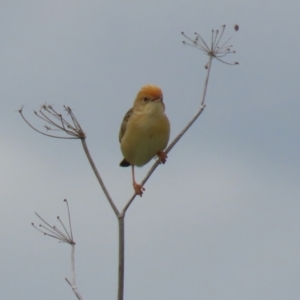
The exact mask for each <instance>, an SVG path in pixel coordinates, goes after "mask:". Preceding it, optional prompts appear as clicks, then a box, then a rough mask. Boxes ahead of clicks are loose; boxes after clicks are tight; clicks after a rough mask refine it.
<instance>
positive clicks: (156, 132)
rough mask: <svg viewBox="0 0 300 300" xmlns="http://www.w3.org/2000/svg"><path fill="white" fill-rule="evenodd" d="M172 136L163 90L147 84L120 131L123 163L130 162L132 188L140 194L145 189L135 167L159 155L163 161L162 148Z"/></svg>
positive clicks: (127, 114)
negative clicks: (139, 182) (136, 175)
mask: <svg viewBox="0 0 300 300" xmlns="http://www.w3.org/2000/svg"><path fill="white" fill-rule="evenodd" d="M169 136H170V122H169V120H168V118H167V116H166V115H165V105H164V102H163V94H162V91H161V89H160V88H159V87H158V86H155V85H150V84H149V85H145V86H143V87H142V88H141V90H140V91H139V92H138V94H137V96H136V98H135V101H134V103H133V107H132V108H131V109H130V110H129V111H128V112H127V113H126V115H125V117H124V119H123V122H122V124H121V129H120V134H119V141H120V143H121V151H122V153H123V156H124V159H123V160H122V161H121V163H120V166H121V167H128V166H130V165H131V169H132V181H133V188H134V191H135V193H136V194H137V195H139V196H142V195H143V191H144V190H145V188H144V187H143V186H142V185H141V184H137V183H136V181H135V177H134V166H138V167H141V166H143V165H145V164H146V163H148V162H149V161H150V160H151V159H152V158H153V157H155V156H156V155H157V156H158V159H159V161H160V162H161V163H163V164H164V163H165V162H166V160H167V154H166V153H165V152H163V150H164V149H165V148H166V147H167V144H168V141H169Z"/></svg>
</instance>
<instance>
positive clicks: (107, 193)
mask: <svg viewBox="0 0 300 300" xmlns="http://www.w3.org/2000/svg"><path fill="white" fill-rule="evenodd" d="M81 142H82V146H83V149H84V152H85V154H86V156H87V159H88V161H89V163H90V165H91V167H92V169H93V171H94V173H95V175H96V177H97V179H98V182H99V184H100V186H101V188H102V190H103V192H104V194H105V196H106V198H107V200H108V202H109V204H110V206H111V207H112V209H113V211H114V213H115V215H116V216H117V217H118V216H119V214H120V213H119V210H118V209H117V207H116V205H115V203H114V201H113V200H112V198H111V196H110V194H109V192H108V190H107V188H106V186H105V184H104V182H103V180H102V178H101V176H100V174H99V172H98V170H97V168H96V165H95V163H94V161H93V159H92V156H91V154H90V151H89V149H88V147H87V144H86V142H85V138H82V139H81Z"/></svg>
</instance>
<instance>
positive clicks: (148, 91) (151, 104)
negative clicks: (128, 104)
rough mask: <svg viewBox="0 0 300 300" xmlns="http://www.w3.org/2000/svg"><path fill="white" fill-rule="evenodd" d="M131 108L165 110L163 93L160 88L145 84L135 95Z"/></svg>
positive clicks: (145, 110) (151, 110)
mask: <svg viewBox="0 0 300 300" xmlns="http://www.w3.org/2000/svg"><path fill="white" fill-rule="evenodd" d="M133 109H134V110H135V111H142V112H149V113H151V112H154V113H155V112H161V113H163V112H164V110H165V105H164V103H163V94H162V91H161V89H160V88H159V87H158V86H156V85H152V84H151V85H150V84H148V85H145V86H143V87H142V88H141V90H140V91H139V92H138V94H137V95H136V98H135V101H134V104H133Z"/></svg>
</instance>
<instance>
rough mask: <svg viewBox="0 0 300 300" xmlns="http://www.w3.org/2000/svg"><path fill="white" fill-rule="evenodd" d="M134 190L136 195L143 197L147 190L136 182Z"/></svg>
mask: <svg viewBox="0 0 300 300" xmlns="http://www.w3.org/2000/svg"><path fill="white" fill-rule="evenodd" d="M133 188H134V191H135V193H136V194H137V195H139V196H141V197H142V195H143V192H144V191H145V188H144V187H143V186H142V185H141V184H137V183H136V182H134V183H133Z"/></svg>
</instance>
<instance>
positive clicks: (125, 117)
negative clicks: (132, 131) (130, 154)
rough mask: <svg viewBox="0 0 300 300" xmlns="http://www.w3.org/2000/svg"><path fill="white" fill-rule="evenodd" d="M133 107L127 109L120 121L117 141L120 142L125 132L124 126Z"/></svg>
mask: <svg viewBox="0 0 300 300" xmlns="http://www.w3.org/2000/svg"><path fill="white" fill-rule="evenodd" d="M132 112H133V109H132V108H131V109H129V111H128V112H127V113H126V115H125V116H124V119H123V121H122V124H121V128H120V133H119V142H120V143H121V140H122V137H123V136H124V134H125V131H126V128H127V123H128V120H129V119H130V117H131V115H132Z"/></svg>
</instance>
